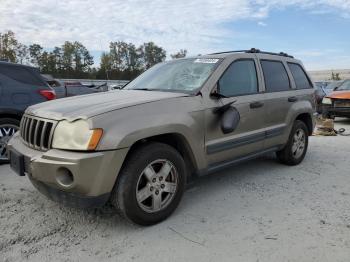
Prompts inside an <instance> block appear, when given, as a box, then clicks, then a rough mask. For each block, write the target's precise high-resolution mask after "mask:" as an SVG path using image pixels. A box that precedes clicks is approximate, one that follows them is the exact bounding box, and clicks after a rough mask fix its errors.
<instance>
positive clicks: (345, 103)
mask: <svg viewBox="0 0 350 262" xmlns="http://www.w3.org/2000/svg"><path fill="white" fill-rule="evenodd" d="M334 107H350V99H335V100H334Z"/></svg>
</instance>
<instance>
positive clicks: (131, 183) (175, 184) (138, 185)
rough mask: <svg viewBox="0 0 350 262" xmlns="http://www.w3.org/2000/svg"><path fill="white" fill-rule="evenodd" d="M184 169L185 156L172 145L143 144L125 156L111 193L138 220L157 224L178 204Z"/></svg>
mask: <svg viewBox="0 0 350 262" xmlns="http://www.w3.org/2000/svg"><path fill="white" fill-rule="evenodd" d="M185 172H186V170H185V163H184V160H183V158H182V157H181V155H180V154H179V153H178V152H177V151H176V150H175V149H174V148H173V147H171V146H169V145H166V144H162V143H150V144H147V145H144V146H141V147H139V148H137V149H135V151H134V152H133V153H132V154H131V156H130V157H128V159H127V160H126V163H125V165H124V167H123V169H122V171H121V172H120V174H119V177H118V181H117V183H116V185H115V187H114V190H113V193H112V198H111V200H112V204H114V206H116V207H117V209H118V210H119V211H120V213H121V214H122V215H124V216H125V217H126V218H127V219H129V220H131V221H132V222H134V223H136V224H140V225H152V224H156V223H158V222H160V221H162V220H164V219H166V218H167V217H168V216H170V215H171V213H172V212H173V211H174V210H175V209H176V207H177V206H178V204H179V202H180V200H181V197H182V195H183V192H184V188H185V181H186V179H185V178H186V174H185Z"/></svg>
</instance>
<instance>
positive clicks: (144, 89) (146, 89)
mask: <svg viewBox="0 0 350 262" xmlns="http://www.w3.org/2000/svg"><path fill="white" fill-rule="evenodd" d="M129 90H142V91H154V90H155V89H149V88H134V89H129Z"/></svg>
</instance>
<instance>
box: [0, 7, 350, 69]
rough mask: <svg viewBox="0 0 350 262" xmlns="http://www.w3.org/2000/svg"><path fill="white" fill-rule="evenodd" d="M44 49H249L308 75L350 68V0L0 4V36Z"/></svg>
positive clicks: (96, 53)
mask: <svg viewBox="0 0 350 262" xmlns="http://www.w3.org/2000/svg"><path fill="white" fill-rule="evenodd" d="M7 30H12V31H14V32H15V34H16V35H17V38H18V39H19V40H20V41H21V42H22V43H25V44H31V43H39V44H41V45H42V46H44V47H45V48H47V49H51V48H53V47H54V46H60V45H62V44H63V42H64V41H66V40H68V41H75V40H76V41H80V42H82V43H83V44H84V45H85V46H86V47H87V48H88V49H89V50H90V51H91V53H92V55H94V57H95V61H96V63H98V60H99V56H100V54H101V52H102V51H106V50H108V45H109V42H111V41H127V42H132V43H134V44H136V45H140V44H142V43H144V42H149V41H153V42H155V43H156V44H157V45H160V46H162V47H163V48H165V49H166V50H167V54H168V55H169V54H172V53H175V52H176V51H178V50H180V49H187V50H188V54H189V55H197V54H206V53H211V52H220V51H228V50H241V49H250V48H252V47H255V48H258V49H261V50H266V51H271V52H281V51H283V52H287V53H289V54H291V55H294V56H295V57H296V58H298V59H301V60H302V61H303V62H304V64H305V66H306V68H307V69H308V70H322V69H349V68H350V53H349V51H348V49H349V47H350V0H40V1H38V0H0V32H4V31H7Z"/></svg>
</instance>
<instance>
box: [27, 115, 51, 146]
mask: <svg viewBox="0 0 350 262" xmlns="http://www.w3.org/2000/svg"><path fill="white" fill-rule="evenodd" d="M56 124H57V122H56V121H54V120H49V119H44V118H39V117H34V116H29V115H24V116H23V117H22V120H21V124H20V135H21V137H22V139H23V141H24V142H25V143H26V144H27V145H28V146H29V147H31V148H34V149H38V150H42V151H47V150H49V149H50V148H51V142H52V137H53V131H54V129H55V127H56Z"/></svg>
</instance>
